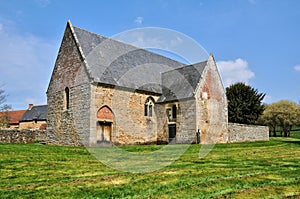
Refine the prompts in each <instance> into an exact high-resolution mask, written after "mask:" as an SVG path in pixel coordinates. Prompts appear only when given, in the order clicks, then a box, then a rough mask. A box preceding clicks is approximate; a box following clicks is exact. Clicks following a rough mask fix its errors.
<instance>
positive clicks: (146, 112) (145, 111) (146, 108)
mask: <svg viewBox="0 0 300 199" xmlns="http://www.w3.org/2000/svg"><path fill="white" fill-rule="evenodd" d="M147 115H148V105H147V104H145V106H144V116H147Z"/></svg>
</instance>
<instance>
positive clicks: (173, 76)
mask: <svg viewBox="0 0 300 199" xmlns="http://www.w3.org/2000/svg"><path fill="white" fill-rule="evenodd" d="M206 64H207V61H203V62H200V63H197V64H194V65H189V66H184V67H182V68H178V69H175V70H171V71H167V72H165V73H163V74H162V86H163V89H162V90H163V93H162V95H161V96H160V98H159V99H158V101H157V102H158V103H161V102H169V101H174V100H182V99H187V98H190V97H193V96H194V91H195V90H196V87H197V84H198V82H199V81H200V78H201V75H202V73H203V71H204V68H205V66H206Z"/></svg>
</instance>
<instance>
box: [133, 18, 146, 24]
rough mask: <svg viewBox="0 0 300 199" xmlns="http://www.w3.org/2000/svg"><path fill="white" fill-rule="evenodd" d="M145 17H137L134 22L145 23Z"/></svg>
mask: <svg viewBox="0 0 300 199" xmlns="http://www.w3.org/2000/svg"><path fill="white" fill-rule="evenodd" d="M143 21H144V19H143V17H137V18H136V19H135V20H134V22H135V23H136V24H138V25H141V24H142V23H143Z"/></svg>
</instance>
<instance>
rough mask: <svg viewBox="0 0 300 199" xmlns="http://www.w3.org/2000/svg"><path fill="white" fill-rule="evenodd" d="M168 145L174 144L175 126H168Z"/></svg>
mask: <svg viewBox="0 0 300 199" xmlns="http://www.w3.org/2000/svg"><path fill="white" fill-rule="evenodd" d="M169 143H171V144H175V143H176V124H169Z"/></svg>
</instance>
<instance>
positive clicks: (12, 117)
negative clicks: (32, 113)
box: [0, 110, 26, 129]
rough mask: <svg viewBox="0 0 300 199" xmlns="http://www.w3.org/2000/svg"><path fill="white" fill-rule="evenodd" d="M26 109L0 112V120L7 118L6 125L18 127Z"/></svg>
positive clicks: (12, 127) (13, 127)
mask: <svg viewBox="0 0 300 199" xmlns="http://www.w3.org/2000/svg"><path fill="white" fill-rule="evenodd" d="M25 112H26V110H17V111H6V112H0V120H1V119H3V118H4V120H7V123H8V124H7V125H8V127H9V128H11V129H17V128H19V120H20V119H21V118H22V116H23V115H24V113H25Z"/></svg>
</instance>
